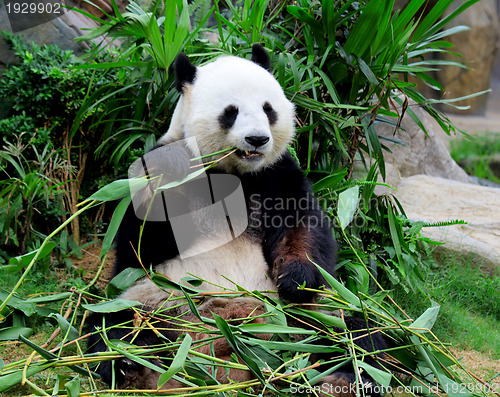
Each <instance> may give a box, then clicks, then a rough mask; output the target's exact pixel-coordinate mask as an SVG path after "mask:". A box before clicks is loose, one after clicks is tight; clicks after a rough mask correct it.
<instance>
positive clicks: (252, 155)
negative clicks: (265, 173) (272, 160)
mask: <svg viewBox="0 0 500 397" xmlns="http://www.w3.org/2000/svg"><path fill="white" fill-rule="evenodd" d="M236 155H237V156H238V157H241V158H242V159H245V160H257V159H259V158H261V157H262V156H264V154H263V153H260V152H257V151H254V150H251V151H249V150H239V149H238V150H237V151H236Z"/></svg>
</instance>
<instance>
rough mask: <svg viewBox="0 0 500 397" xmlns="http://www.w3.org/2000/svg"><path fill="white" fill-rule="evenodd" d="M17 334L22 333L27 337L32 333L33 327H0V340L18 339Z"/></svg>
mask: <svg viewBox="0 0 500 397" xmlns="http://www.w3.org/2000/svg"><path fill="white" fill-rule="evenodd" d="M19 335H23V336H24V337H26V338H29V337H30V336H31V335H33V329H32V328H26V327H7V328H0V340H1V341H4V340H18V339H19Z"/></svg>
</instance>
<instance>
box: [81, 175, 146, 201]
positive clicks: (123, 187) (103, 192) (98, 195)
mask: <svg viewBox="0 0 500 397" xmlns="http://www.w3.org/2000/svg"><path fill="white" fill-rule="evenodd" d="M147 184H148V181H147V180H146V179H145V178H133V179H119V180H117V181H114V182H111V183H110V184H109V185H106V186H104V187H102V188H101V189H99V190H98V191H97V192H95V193H94V194H93V195H92V196H90V197H89V198H88V200H98V201H113V200H119V199H121V198H123V197H126V196H129V195H130V191H131V190H132V191H134V192H136V191H138V190H140V189H143V188H145V187H146V186H147Z"/></svg>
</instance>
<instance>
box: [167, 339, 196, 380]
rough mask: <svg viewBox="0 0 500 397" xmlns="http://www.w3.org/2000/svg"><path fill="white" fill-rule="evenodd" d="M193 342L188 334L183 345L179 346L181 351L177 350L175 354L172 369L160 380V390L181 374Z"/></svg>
mask: <svg viewBox="0 0 500 397" xmlns="http://www.w3.org/2000/svg"><path fill="white" fill-rule="evenodd" d="M192 341H193V338H191V336H190V335H189V334H186V335H185V336H184V339H183V340H182V343H181V345H180V346H179V349H178V350H177V353H175V356H174V359H173V360H172V363H171V364H170V367H169V368H168V369H167V371H165V372H164V373H162V374H161V375H160V377H159V378H158V388H161V387H162V386H163V385H164V384H165V383H167V382H168V380H169V379H170V378H171V377H172V376H174V375H175V374H176V373H177V372H179V371H180V370H181V369H182V367H183V365H184V363H185V361H186V358H187V355H188V353H189V349H190V348H191V342H192Z"/></svg>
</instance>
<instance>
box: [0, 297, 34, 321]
mask: <svg viewBox="0 0 500 397" xmlns="http://www.w3.org/2000/svg"><path fill="white" fill-rule="evenodd" d="M8 295H9V293H8V292H7V291H4V290H0V301H1V302H5V300H6V299H7V296H8ZM7 306H8V307H12V308H14V309H17V310H20V311H22V312H23V313H24V314H25V315H26V316H28V317H29V316H31V315H32V314H34V313H36V306H35V305H34V304H33V303H32V302H30V301H27V300H23V299H21V298H19V297H18V296H16V295H13V296H12V297H11V298H10V299H9V302H8V303H7Z"/></svg>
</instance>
